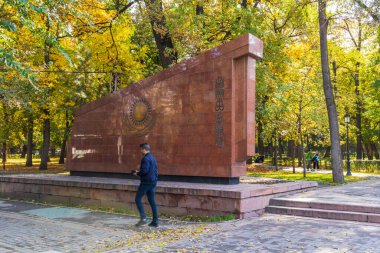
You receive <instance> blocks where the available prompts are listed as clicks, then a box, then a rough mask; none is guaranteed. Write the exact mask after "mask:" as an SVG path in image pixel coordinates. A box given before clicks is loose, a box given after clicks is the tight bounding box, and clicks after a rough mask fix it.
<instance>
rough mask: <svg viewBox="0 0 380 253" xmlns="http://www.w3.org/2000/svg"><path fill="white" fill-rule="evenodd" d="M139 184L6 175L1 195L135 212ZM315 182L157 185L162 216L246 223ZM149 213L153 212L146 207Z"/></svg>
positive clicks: (61, 176) (86, 178)
mask: <svg viewBox="0 0 380 253" xmlns="http://www.w3.org/2000/svg"><path fill="white" fill-rule="evenodd" d="M138 185H139V181H138V180H131V179H118V178H99V177H79V176H69V175H56V174H55V175H49V174H44V175H42V174H35V175H2V176H0V195H1V196H2V197H10V198H17V199H29V200H30V199H33V200H38V201H45V202H49V203H60V204H69V205H82V206H88V207H113V208H126V209H131V210H136V207H135V203H134V198H135V194H136V191H137V187H138ZM316 186H317V183H316V182H301V181H299V182H285V183H277V184H272V185H267V184H248V183H240V184H237V185H215V184H201V183H184V182H163V181H160V182H158V185H157V189H156V201H157V205H158V210H159V212H160V213H165V214H174V215H201V216H211V215H227V214H234V215H235V216H236V217H237V218H247V217H252V216H257V215H258V214H261V213H262V212H263V211H264V209H265V207H266V206H267V205H268V204H269V200H270V199H271V198H272V197H274V196H281V195H284V194H288V193H290V192H296V191H303V190H307V189H310V188H313V187H316ZM146 208H147V209H146V210H147V211H149V210H150V208H149V207H148V205H146Z"/></svg>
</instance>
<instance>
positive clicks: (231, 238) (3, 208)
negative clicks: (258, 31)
mask: <svg viewBox="0 0 380 253" xmlns="http://www.w3.org/2000/svg"><path fill="white" fill-rule="evenodd" d="M137 221H138V219H137V218H136V217H131V216H125V215H117V214H108V213H102V212H94V211H89V210H83V209H78V208H62V207H54V206H45V205H38V204H32V203H25V202H18V201H9V200H0V228H1V229H0V252H2V253H3V252H4V253H8V252H22V253H24V252H25V253H28V252H45V253H48V252H49V253H58V252H114V253H116V252H307V253H313V252H315V253H317V252H318V253H319V252H380V248H379V246H378V245H380V226H379V225H378V224H377V225H376V224H365V223H358V222H347V221H331V220H320V219H313V218H301V217H292V216H279V215H271V214H264V215H263V216H261V217H258V218H254V219H248V220H238V221H231V222H221V223H213V224H201V223H186V222H179V221H175V220H161V226H160V227H159V228H158V229H153V228H149V227H143V228H135V227H134V226H133V224H134V223H135V222H137Z"/></svg>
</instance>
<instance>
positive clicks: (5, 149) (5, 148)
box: [1, 141, 7, 170]
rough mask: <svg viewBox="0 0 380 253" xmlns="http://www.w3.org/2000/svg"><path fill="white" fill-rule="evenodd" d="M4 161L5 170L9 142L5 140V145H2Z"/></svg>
mask: <svg viewBox="0 0 380 253" xmlns="http://www.w3.org/2000/svg"><path fill="white" fill-rule="evenodd" d="M2 146H3V147H2V154H1V156H2V159H3V160H2V163H3V170H5V163H6V162H7V142H6V141H3V145H2Z"/></svg>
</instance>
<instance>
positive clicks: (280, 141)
mask: <svg viewBox="0 0 380 253" xmlns="http://www.w3.org/2000/svg"><path fill="white" fill-rule="evenodd" d="M278 153H279V157H280V159H282V154H283V153H284V148H283V142H282V140H281V138H278Z"/></svg>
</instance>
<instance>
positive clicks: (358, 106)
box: [355, 63, 363, 160]
mask: <svg viewBox="0 0 380 253" xmlns="http://www.w3.org/2000/svg"><path fill="white" fill-rule="evenodd" d="M355 93H356V129H357V132H356V159H357V160H361V159H363V145H362V142H363V140H362V103H361V101H360V92H359V63H356V70H355Z"/></svg>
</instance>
